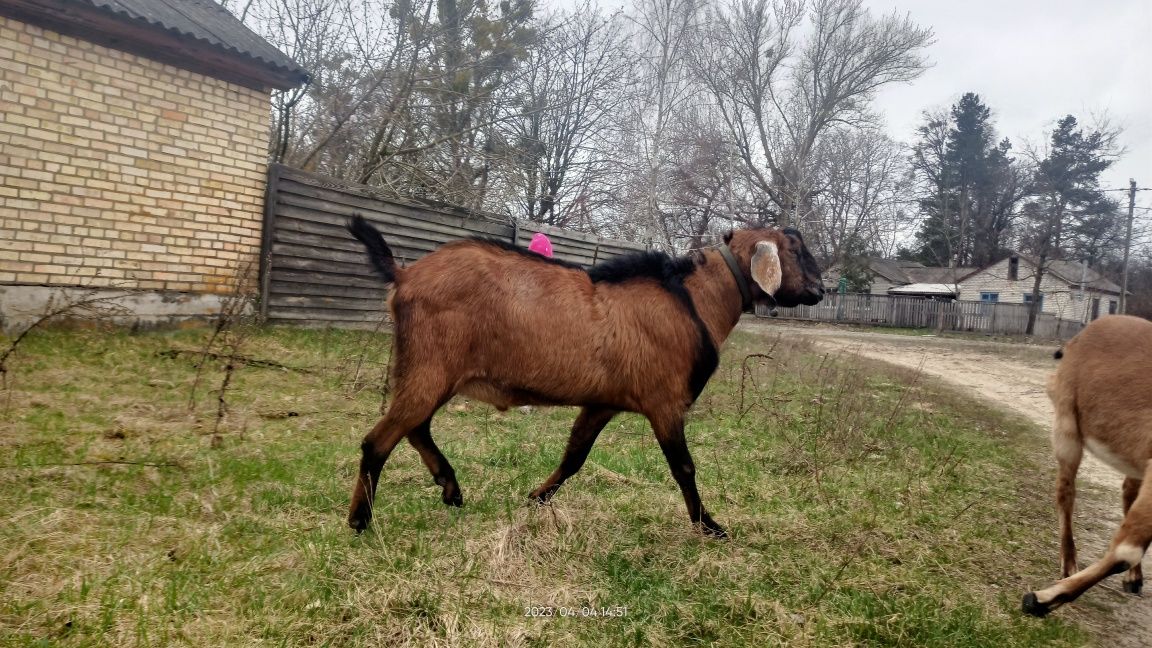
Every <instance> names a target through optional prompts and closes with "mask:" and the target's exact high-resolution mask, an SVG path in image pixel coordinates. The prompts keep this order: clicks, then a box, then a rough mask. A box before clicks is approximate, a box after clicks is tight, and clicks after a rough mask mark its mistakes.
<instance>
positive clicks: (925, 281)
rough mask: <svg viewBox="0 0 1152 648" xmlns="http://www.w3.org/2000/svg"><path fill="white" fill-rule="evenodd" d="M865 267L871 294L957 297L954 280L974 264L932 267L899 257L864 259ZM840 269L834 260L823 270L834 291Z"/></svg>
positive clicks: (826, 285)
mask: <svg viewBox="0 0 1152 648" xmlns="http://www.w3.org/2000/svg"><path fill="white" fill-rule="evenodd" d="M863 262H864V265H865V270H866V272H867V274H868V275H869V276H870V277H871V283H870V289H869V291H868V294H871V295H911V296H921V297H928V296H931V297H952V298H955V297H956V284H957V281H958V279H959V278H960V277H963V276H964V275H966V274H968V273H970V272H972V271H974V270H975V268H934V267H929V266H925V265H924V264H922V263H920V262H918V261H905V260H901V259H881V258H878V257H867V258H865V259H863ZM842 273H843V266H842V265H841V264H835V265H833V266H831V267H829V268H828V270H827V271H825V273H824V285H825V288H826V289H827V290H829V291H835V290H836V289H837V287H838V283H839V281H840V276H841V275H842Z"/></svg>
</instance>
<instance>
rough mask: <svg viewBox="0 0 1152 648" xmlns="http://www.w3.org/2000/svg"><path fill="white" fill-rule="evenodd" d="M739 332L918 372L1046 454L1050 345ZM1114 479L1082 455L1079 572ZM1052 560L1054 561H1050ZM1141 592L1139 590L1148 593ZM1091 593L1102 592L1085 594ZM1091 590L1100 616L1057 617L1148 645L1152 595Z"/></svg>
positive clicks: (1098, 536)
mask: <svg viewBox="0 0 1152 648" xmlns="http://www.w3.org/2000/svg"><path fill="white" fill-rule="evenodd" d="M740 327H741V329H743V330H747V331H755V332H759V333H764V334H769V335H773V336H775V335H777V334H780V333H783V334H785V335H789V336H792V335H796V336H803V337H806V338H809V339H811V340H812V341H813V342H814V343H815V344H816V345H818V346H819V347H821V348H824V349H827V350H829V351H835V352H843V353H852V354H855V355H860V356H863V357H866V358H870V359H874V360H879V361H882V362H887V363H890V364H894V365H898V366H901V367H907V368H910V369H914V370H917V369H918V370H920V371H921V372H922V373H923V374H924V375H926V376H931V377H933V378H935V379H938V380H940V381H942V382H944V383H947V384H949V385H952V386H954V387H956V388H957V389H959V390H960V391H961V392H964V393H967V394H970V395H973V396H976V397H978V398H980V399H982V400H984V401H986V402H989V403H992V404H994V405H995V406H997V407H999V408H1001V409H1003V410H1007V411H1009V412H1012V413H1015V414H1018V415H1020V416H1022V417H1024V418H1026V419H1027V420H1029V421H1032V422H1034V423H1036V425H1037V426H1039V427H1038V434H1037V436H1038V438H1037V444H1039V445H1040V447H1042V448H1043V450H1044V451H1046V450H1047V448H1048V439H1047V430H1048V428H1049V426H1050V425H1051V422H1052V414H1053V410H1052V404H1051V403H1050V402H1049V400H1048V396H1047V393H1046V391H1045V385H1046V383H1047V380H1048V376H1049V374H1051V373H1052V371H1053V369H1054V368H1055V366H1056V363H1055V361H1054V360H1053V359H1052V352H1053V351H1054V350H1055V349H1056V345H1055V344H1053V345H1051V346H1036V345H1025V344H1011V343H1001V342H985V341H980V340H964V339H956V338H938V337H935V336H920V335H916V336H913V335H899V334H889V333H876V332H865V331H850V330H844V329H839V328H832V327H815V326H802V325H796V324H788V323H785V322H782V321H776V320H749V319H745V320H743V321H742V322H741V324H740ZM1041 434H1042V435H1043V436H1041ZM1121 481H1122V478H1121V477H1120V476H1119V475H1118V474H1117V473H1116V472H1115V471H1114V470H1112V469H1111V468H1109V467H1108V466H1106V465H1104V464H1103V463H1101V462H1100V461H1098V460H1097V459H1096V458H1095V457H1093V456H1091V455H1090V454H1085V457H1084V461H1083V462H1082V463H1081V464H1080V472H1079V475H1078V482H1079V485H1080V489H1079V490H1080V491H1081V493H1080V495H1081V496H1080V497H1079V498H1078V499H1077V502H1076V509H1077V514H1076V518H1077V519H1076V539H1077V544H1078V550H1079V551H1078V553H1079V555H1080V566H1081V567H1084V566H1086V564H1087V562H1088V561H1090V560H1094V559H1095V558H1096V557H1098V556H1099V555H1100V554H1101V553H1103V551H1104V549H1105V547H1106V546H1107V544H1108V541H1109V540H1110V539H1111V535H1112V533H1113V532H1114V531H1115V529H1116V528H1117V526H1119V524H1120V506H1119V499H1120V497H1119V491H1120V483H1121ZM1085 487H1088V488H1085ZM1050 488H1051V486H1050V485H1049V484H1045V485H1044V492H1045V496H1050V495H1049V494H1050V492H1051V491H1050ZM1086 491H1087V492H1086ZM1055 520H1056V516H1055V515H1053V528H1052V529H1042V530H1037V531H1038V532H1049V533H1053V534H1055V533H1056V529H1055V524H1056V521H1055ZM1053 562H1054V563H1055V562H1056V557H1055V556H1054V557H1053ZM1037 585H1040V584H1039V583H1038V584H1037ZM1145 589H1146V592H1147V590H1148V587H1147V586H1146V588H1145ZM1094 590H1103V592H1102V593H1097V594H1096V595H1095V596H1093V593H1094ZM1094 590H1093V591H1090V592H1089V594H1086V595H1085V597H1084V598H1083V599H1081V602H1083V603H1087V602H1089V601H1090V602H1091V603H1094V604H1096V605H1100V606H1102V607H1104V608H1106V612H1105V613H1104V614H1093V613H1092V612H1091V611H1089V610H1087V608H1086V606H1084V607H1081V608H1079V609H1076V610H1070V609H1069V608H1066V609H1065V610H1061V611H1060V612H1058V613H1057V614H1070V615H1071V616H1074V617H1075V618H1076V619H1077V620H1078V621H1080V622H1082V623H1084V624H1086V625H1088V626H1090V627H1091V628H1092V629H1093V630H1094V631H1095V633H1096V634H1097V636H1098V637H1099V639H1100V642H1101V643H1106V644H1108V645H1113V646H1122V647H1125V648H1129V647H1131V648H1135V647H1137V646H1152V594H1149V595H1146V597H1145V598H1144V599H1135V598H1133V597H1131V596H1128V595H1125V594H1124V593H1122V592H1121V591H1120V583H1119V579H1117V578H1113V579H1109V580H1108V581H1105V582H1104V583H1101V584H1100V585H1097V586H1096V588H1094Z"/></svg>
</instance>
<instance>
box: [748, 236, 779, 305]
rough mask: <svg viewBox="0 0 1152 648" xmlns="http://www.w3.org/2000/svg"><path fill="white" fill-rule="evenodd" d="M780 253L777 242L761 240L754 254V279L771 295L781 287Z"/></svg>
mask: <svg viewBox="0 0 1152 648" xmlns="http://www.w3.org/2000/svg"><path fill="white" fill-rule="evenodd" d="M780 275H781V272H780V255H779V253H778V252H777V248H776V244H775V243H773V242H772V241H760V242H759V243H757V244H756V253H755V254H753V255H752V279H753V280H754V281H755V282H756V284H757V285H759V286H760V289H761V290H763V291H764V292H766V293H768V294H769V295H775V294H776V291H777V290H779V289H780V281H781V279H782V277H781V276H780Z"/></svg>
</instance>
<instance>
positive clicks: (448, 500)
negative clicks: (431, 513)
mask: <svg viewBox="0 0 1152 648" xmlns="http://www.w3.org/2000/svg"><path fill="white" fill-rule="evenodd" d="M440 499H442V500H444V503H445V504H447V505H448V506H455V507H456V508H460V507H461V506H464V495H463V494H462V493H461V492H460V491H459V490H454V491H451V492H449V491H448V489H445V490H444V494H443V495H442V496H441V497H440Z"/></svg>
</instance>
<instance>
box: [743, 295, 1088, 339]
mask: <svg viewBox="0 0 1152 648" xmlns="http://www.w3.org/2000/svg"><path fill="white" fill-rule="evenodd" d="M777 312H778V313H779V315H778V316H779V317H781V318H785V319H799V320H812V321H820V322H839V323H843V324H866V325H874V326H892V327H897V328H926V329H942V330H945V331H971V332H978V333H986V334H988V335H1023V334H1024V331H1026V330H1027V326H1028V306H1027V305H1026V304H1003V303H992V304H989V303H985V302H975V301H952V302H948V301H937V300H933V299H924V298H922V297H898V296H892V295H837V294H831V295H828V296H827V297H825V298H824V301H822V302H820V303H819V304H817V305H815V306H797V307H795V308H780V309H778V311H777ZM757 314H759V315H762V316H764V315H767V312H766V309H763V308H760V307H758V308H757ZM1081 328H1083V324H1081V323H1080V322H1075V321H1071V320H1064V319H1059V318H1057V317H1055V316H1054V315H1050V314H1048V313H1040V314H1039V316H1038V317H1037V319H1036V326H1035V329H1034V332H1033V335H1035V336H1037V337H1044V338H1054V339H1055V338H1059V339H1066V338H1070V337H1072V336H1073V335H1075V334H1076V333H1078V332H1079V331H1080V329H1081Z"/></svg>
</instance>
